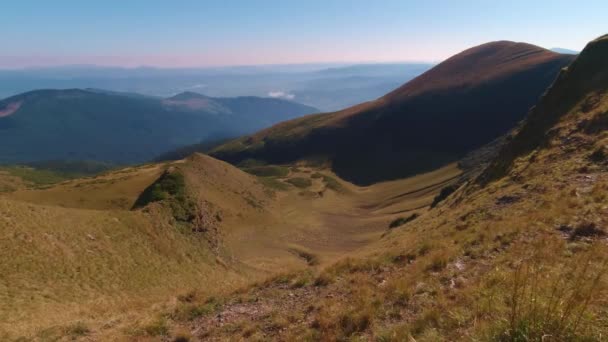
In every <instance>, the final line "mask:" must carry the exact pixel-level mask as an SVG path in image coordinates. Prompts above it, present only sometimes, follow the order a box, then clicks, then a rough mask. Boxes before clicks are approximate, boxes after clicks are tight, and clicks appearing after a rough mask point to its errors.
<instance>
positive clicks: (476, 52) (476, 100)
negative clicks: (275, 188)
mask: <svg viewBox="0 0 608 342" xmlns="http://www.w3.org/2000/svg"><path fill="white" fill-rule="evenodd" d="M574 58H575V56H573V55H565V54H558V53H555V52H551V51H549V50H546V49H543V48H540V47H537V46H533V45H529V44H523V43H514V42H508V41H499V42H492V43H488V44H484V45H480V46H478V47H474V48H472V49H469V50H466V51H464V52H462V53H460V54H458V55H456V56H453V57H451V58H449V59H448V60H446V61H445V62H443V63H441V64H439V65H437V66H436V67H434V68H433V69H431V70H430V71H427V72H426V73H424V74H422V75H421V76H419V77H417V78H415V79H414V80H412V81H410V82H408V83H406V84H405V85H403V86H402V87H400V88H398V89H396V90H395V91H392V92H390V93H389V94H387V95H386V96H384V97H382V98H380V99H378V100H375V101H371V102H366V103H362V104H360V105H357V106H354V107H351V108H348V109H345V110H342V111H338V112H334V113H328V114H318V115H311V116H306V117H303V118H299V119H295V120H293V121H288V122H283V123H280V124H278V125H276V126H274V127H271V128H268V129H265V130H263V131H261V132H258V133H256V134H254V135H252V136H248V137H244V138H241V139H238V140H235V141H232V142H229V143H227V144H225V145H222V146H220V147H218V148H216V149H215V150H213V152H212V155H213V156H215V157H217V158H220V159H223V160H226V161H229V162H232V163H239V162H241V161H244V160H247V159H257V160H261V161H265V162H269V163H288V162H293V161H296V160H300V159H315V160H319V159H323V160H326V161H328V162H329V163H330V164H331V165H332V168H333V170H334V171H335V172H336V173H337V174H338V175H339V176H341V177H343V178H345V179H347V180H350V181H352V182H355V183H357V184H370V183H374V182H378V181H383V180H389V179H396V178H401V177H405V176H408V175H412V174H416V173H420V172H424V171H429V170H432V169H435V168H437V167H439V166H441V165H445V164H446V163H449V162H453V161H456V160H458V159H459V158H460V157H462V156H463V155H464V153H466V152H468V151H471V150H473V149H475V148H478V147H480V146H481V145H483V144H485V143H488V142H490V141H492V140H494V139H496V138H497V137H499V136H500V135H503V134H505V133H506V132H507V131H508V130H510V129H511V128H513V127H514V126H515V125H516V124H517V122H518V121H520V120H521V119H523V118H524V116H525V114H526V113H527V111H528V109H530V107H532V106H533V105H534V104H535V103H536V101H537V100H538V99H539V97H540V96H541V95H542V94H543V92H545V90H546V89H547V87H548V86H549V85H550V84H551V82H553V80H554V79H555V78H556V76H557V74H558V73H559V71H560V70H561V69H562V68H563V67H565V66H567V65H568V64H569V63H570V62H571V61H572V60H573V59H574Z"/></svg>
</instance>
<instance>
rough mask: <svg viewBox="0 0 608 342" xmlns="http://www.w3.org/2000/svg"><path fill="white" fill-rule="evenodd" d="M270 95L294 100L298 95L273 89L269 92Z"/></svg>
mask: <svg viewBox="0 0 608 342" xmlns="http://www.w3.org/2000/svg"><path fill="white" fill-rule="evenodd" d="M268 96H269V97H274V98H279V99H287V100H293V99H295V98H296V96H295V95H294V94H289V93H286V92H284V91H280V90H278V91H271V92H269V93H268Z"/></svg>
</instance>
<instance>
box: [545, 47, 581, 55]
mask: <svg viewBox="0 0 608 342" xmlns="http://www.w3.org/2000/svg"><path fill="white" fill-rule="evenodd" d="M551 51H553V52H557V53H561V54H564V55H578V54H579V53H580V51H574V50H570V49H564V48H557V47H556V48H552V49H551Z"/></svg>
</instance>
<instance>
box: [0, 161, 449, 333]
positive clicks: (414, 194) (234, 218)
mask: <svg viewBox="0 0 608 342" xmlns="http://www.w3.org/2000/svg"><path fill="white" fill-rule="evenodd" d="M167 168H177V169H179V170H181V172H182V173H183V174H184V175H185V177H186V180H187V184H188V188H189V190H190V191H194V192H195V193H196V196H198V198H200V199H201V200H202V201H204V202H205V203H206V205H207V207H206V208H208V209H209V213H210V214H211V213H213V215H219V216H220V217H221V218H220V220H221V224H220V227H221V229H220V232H219V234H220V236H221V237H220V239H221V241H222V247H221V249H220V250H214V249H213V248H210V247H211V246H209V241H208V240H207V239H205V238H201V237H200V236H197V235H196V234H195V235H192V234H183V232H180V231H179V230H178V229H176V228H175V227H174V226H173V223H172V221H171V219H170V218H169V217H168V216H166V215H165V214H163V210H162V208H157V206H155V205H152V207H151V209H150V210H144V211H141V210H136V211H132V210H130V208H131V207H132V206H133V203H134V202H135V200H136V199H137V197H138V195H139V194H140V193H141V192H142V191H143V190H144V189H145V188H146V187H147V186H148V185H149V184H151V183H152V182H154V180H155V179H156V178H158V177H159V175H160V174H161V173H162V172H163V170H165V169H167ZM459 172H460V171H459V170H458V169H457V168H456V167H455V166H450V167H448V168H446V169H444V170H442V171H439V172H437V173H434V174H432V175H422V176H420V177H419V181H418V180H414V181H412V180H405V181H401V182H391V183H390V184H379V185H377V186H374V187H368V188H358V187H355V186H353V185H352V184H349V183H346V182H342V181H336V179H337V177H336V176H335V175H333V174H331V173H330V172H328V171H327V170H324V171H323V170H321V173H320V175H322V176H321V177H319V176H318V175H317V176H316V177H312V174H314V173H318V170H314V169H312V168H310V167H305V166H304V167H299V168H296V169H294V171H292V172H291V173H290V174H289V175H288V176H286V178H285V179H277V180H276V181H277V182H284V184H288V183H287V182H285V180H286V179H288V178H306V179H310V181H311V186H310V187H308V188H307V189H305V190H302V189H300V188H297V187H294V186H291V185H287V190H286V191H280V190H273V189H269V188H268V187H266V186H265V185H264V182H262V181H261V179H260V178H257V177H255V176H252V175H249V174H246V173H244V172H242V171H240V170H238V169H236V168H234V167H232V166H231V165H228V164H226V163H223V162H220V161H217V160H215V159H213V158H210V157H207V156H203V155H194V156H192V157H190V158H188V159H187V160H184V161H180V162H176V163H172V164H157V165H156V164H155V165H145V166H141V167H137V168H127V169H123V170H117V171H113V172H110V173H107V174H104V175H100V176H97V177H92V178H86V179H75V180H70V181H66V182H63V183H60V184H57V185H53V186H49V187H45V188H42V189H41V188H38V189H21V190H18V191H15V192H12V193H6V194H4V195H3V197H0V212H2V218H1V219H0V220H2V223H1V224H0V227H1V229H2V232H1V234H2V236H4V237H5V238H4V239H2V252H1V253H2V255H1V257H2V260H7V262H4V263H3V264H2V269H1V270H0V272H2V274H3V275H4V279H5V280H6V282H3V283H2V284H1V285H2V291H0V303H1V304H2V305H0V306H1V307H2V309H1V310H0V318H2V319H0V321H1V322H3V323H2V326H0V331H4V334H5V335H1V336H13V337H16V336H20V335H24V336H29V337H36V336H37V337H38V338H42V339H44V338H47V337H48V338H51V337H53V336H62V334H64V333H65V332H66V331H67V330H70V329H71V328H70V327H69V325H70V324H76V325H78V324H80V323H82V324H84V325H85V326H86V329H84V327H79V326H76V328H74V329H71V330H70V331H72V330H74V331H80V330H83V331H84V330H86V331H87V333H86V336H89V337H91V336H96V338H101V337H103V336H110V335H112V336H113V335H114V334H119V335H120V334H127V336H128V335H129V334H130V333H129V332H128V331H130V330H129V329H127V328H128V326H130V325H131V324H132V322H131V323H129V324H127V322H128V321H130V320H135V321H140V322H142V323H141V324H143V322H144V321H145V320H147V319H148V318H146V317H150V316H148V315H137V314H136V312H138V311H139V312H141V311H143V312H146V311H150V312H157V311H158V309H154V308H151V305H153V304H155V303H163V302H166V299H167V298H169V297H171V296H172V295H175V294H179V293H185V292H187V291H189V290H190V289H195V288H199V287H200V286H201V284H204V286H203V287H204V289H205V290H204V291H203V293H204V295H205V296H208V295H211V294H214V293H225V292H226V291H229V290H230V289H234V288H236V287H239V286H242V285H243V284H246V283H247V282H250V281H252V280H255V279H260V277H265V276H267V275H270V274H274V273H276V272H281V271H289V270H297V269H301V268H305V267H309V266H313V267H317V266H316V265H317V264H318V263H322V264H323V265H327V264H330V263H332V262H333V261H334V260H336V259H337V258H338V257H340V256H341V255H343V254H344V253H347V252H349V251H353V250H355V249H357V248H359V247H361V246H364V245H366V244H368V243H369V242H371V241H373V240H376V239H378V238H379V237H380V235H381V234H382V233H383V232H384V231H385V229H386V226H387V224H388V222H389V221H390V220H391V218H392V217H393V216H394V215H393V214H391V213H385V212H383V211H382V210H378V209H377V207H378V206H382V205H383V203H387V205H384V207H385V208H386V207H389V206H393V207H395V208H404V209H407V207H408V206H410V207H412V206H415V207H418V206H420V205H428V204H429V203H430V201H431V200H432V194H433V193H432V191H431V192H429V191H427V190H423V191H419V189H420V188H426V187H428V186H431V188H432V189H433V190H434V189H436V187H434V184H433V182H436V183H437V184H441V183H443V182H444V181H445V180H447V179H451V178H453V177H454V176H456V175H458V174H459ZM328 184H332V186H331V187H330V186H329V185H328ZM336 184H337V185H338V186H336ZM336 189H337V190H339V191H336ZM402 193H411V194H409V195H408V196H406V198H404V199H403V200H401V201H400V202H399V203H400V204H395V203H394V200H392V198H394V197H395V196H398V195H400V194H402ZM409 202H411V203H410V204H408V203H409ZM399 205H401V207H399ZM153 316H154V315H152V316H151V317H153ZM104 327H105V328H104ZM77 328H78V329H77ZM66 329H67V330H66ZM125 329H127V330H125ZM136 330H137V329H136ZM131 333H132V331H131ZM7 334H8V335H7ZM107 334H109V335H107Z"/></svg>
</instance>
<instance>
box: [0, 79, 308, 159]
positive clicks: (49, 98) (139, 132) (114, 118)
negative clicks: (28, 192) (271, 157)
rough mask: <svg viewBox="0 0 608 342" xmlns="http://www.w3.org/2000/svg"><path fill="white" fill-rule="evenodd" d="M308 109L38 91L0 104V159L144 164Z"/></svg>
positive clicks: (243, 100) (283, 103)
mask: <svg viewBox="0 0 608 342" xmlns="http://www.w3.org/2000/svg"><path fill="white" fill-rule="evenodd" d="M315 112H318V110H317V109H316V108H313V107H310V106H305V105H302V104H299V103H295V102H293V101H287V100H283V99H272V98H260V97H236V98H213V97H208V96H204V95H201V94H198V93H193V92H187V93H181V94H178V95H176V96H173V97H170V98H158V97H150V96H143V95H140V94H135V93H117V92H112V91H105V90H99V89H87V90H81V89H69V90H37V91H32V92H28V93H24V94H21V95H17V96H13V97H10V98H7V99H5V100H2V101H0V163H23V162H32V161H41V160H97V161H104V162H112V163H119V164H120V163H137V162H144V161H148V160H150V159H152V158H153V157H156V156H158V155H159V154H161V153H163V152H165V151H168V150H172V149H176V148H178V147H180V146H184V145H189V144H194V143H197V142H201V141H203V142H204V141H207V140H215V139H221V138H226V137H236V136H239V135H242V134H246V133H251V132H254V131H256V130H259V129H262V128H264V127H268V126H270V125H272V124H274V123H277V122H280V121H283V120H288V119H292V118H295V117H299V116H302V115H305V114H310V113H315Z"/></svg>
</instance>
